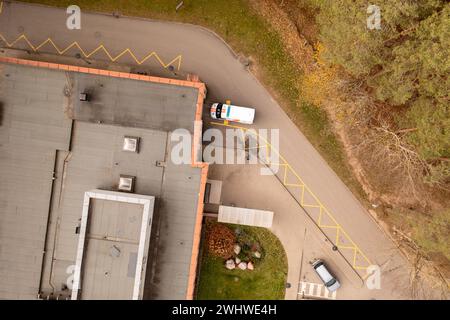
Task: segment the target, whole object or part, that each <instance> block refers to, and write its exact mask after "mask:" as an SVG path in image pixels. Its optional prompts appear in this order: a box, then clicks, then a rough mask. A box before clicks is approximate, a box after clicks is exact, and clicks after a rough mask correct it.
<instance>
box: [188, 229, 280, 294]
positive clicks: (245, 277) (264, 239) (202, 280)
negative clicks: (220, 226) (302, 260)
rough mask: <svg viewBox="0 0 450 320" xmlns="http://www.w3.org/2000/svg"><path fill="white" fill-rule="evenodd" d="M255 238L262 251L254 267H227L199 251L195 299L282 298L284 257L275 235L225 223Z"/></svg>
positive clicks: (212, 256)
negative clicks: (200, 256) (250, 268)
mask: <svg viewBox="0 0 450 320" xmlns="http://www.w3.org/2000/svg"><path fill="white" fill-rule="evenodd" d="M228 226H229V227H230V228H231V229H233V230H234V231H236V229H237V228H238V229H239V231H240V232H241V234H243V235H244V236H245V237H246V238H250V239H254V240H255V241H257V242H258V243H259V244H260V245H261V247H262V250H263V252H264V254H263V256H262V257H261V260H260V261H257V263H255V270H253V271H250V270H240V269H234V270H227V269H226V268H225V266H224V263H225V259H223V258H219V257H216V256H214V255H212V254H210V253H208V251H207V249H206V247H205V249H204V251H203V255H202V262H201V267H200V276H199V285H198V290H197V299H199V300H210V299H218V300H230V299H238V300H240V299H255V300H269V299H270V300H281V299H284V292H285V283H286V277H287V258H286V254H285V252H284V249H283V246H282V245H281V243H280V241H279V240H278V238H277V237H276V236H275V235H274V234H272V233H271V232H270V231H268V230H267V229H264V228H257V227H246V226H236V225H228Z"/></svg>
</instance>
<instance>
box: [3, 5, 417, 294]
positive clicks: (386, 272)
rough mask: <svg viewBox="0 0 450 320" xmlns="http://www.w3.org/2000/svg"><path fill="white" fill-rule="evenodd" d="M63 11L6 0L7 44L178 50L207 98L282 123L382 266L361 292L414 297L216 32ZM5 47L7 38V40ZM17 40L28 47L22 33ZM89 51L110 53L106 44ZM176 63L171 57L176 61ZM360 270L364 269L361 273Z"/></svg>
mask: <svg viewBox="0 0 450 320" xmlns="http://www.w3.org/2000/svg"><path fill="white" fill-rule="evenodd" d="M66 18H67V14H66V13H65V10H61V9H55V8H47V7H41V6H33V5H26V4H20V3H4V5H3V10H2V13H1V15H0V33H1V34H2V35H3V36H4V38H5V39H6V40H7V41H8V42H10V43H11V42H13V41H14V40H15V39H17V38H18V37H19V36H21V35H22V34H25V35H26V37H27V39H28V40H29V41H30V42H31V43H32V44H33V45H35V46H37V45H38V44H40V43H42V42H43V41H45V40H46V39H47V38H51V39H52V41H53V42H54V43H55V44H56V45H57V46H58V47H59V48H60V49H63V48H66V47H67V46H68V45H70V44H71V43H72V42H73V41H77V42H78V44H79V45H80V46H81V47H82V48H83V50H84V51H85V52H91V51H92V50H94V49H96V48H97V47H98V46H99V45H103V46H104V47H105V48H107V50H108V51H109V52H110V54H111V56H113V57H115V56H117V55H118V54H120V53H121V52H122V51H123V50H125V49H127V48H129V49H130V50H132V52H133V53H134V55H135V56H136V57H137V58H138V60H140V59H143V58H144V57H146V56H147V55H148V54H149V53H151V52H153V51H155V52H156V53H157V54H158V56H159V57H160V58H161V60H162V61H163V62H164V63H168V62H170V61H172V60H173V59H175V58H177V57H179V56H180V55H181V69H180V70H179V71H177V70H175V72H178V73H188V72H191V73H195V74H198V75H199V76H200V78H201V80H202V81H203V82H205V83H206V84H207V87H208V100H209V101H225V100H226V99H230V100H231V101H232V103H233V104H238V105H244V106H253V107H254V108H256V110H257V111H256V121H255V125H254V126H253V127H254V128H266V129H270V128H275V129H280V153H281V154H282V155H283V156H284V158H285V159H286V160H287V161H288V162H289V164H290V165H291V167H292V168H293V169H294V170H295V171H296V172H297V173H298V174H299V175H300V176H301V178H302V179H303V181H304V182H305V183H306V185H308V186H309V188H310V189H311V190H312V191H313V192H314V194H315V195H316V196H317V197H318V198H319V199H320V201H321V202H322V203H323V205H324V206H326V207H327V208H328V210H329V211H330V212H331V213H332V215H333V216H334V217H335V218H336V220H337V221H338V223H339V225H340V226H342V228H343V229H345V231H346V232H347V234H348V235H349V236H350V237H351V238H352V240H353V241H354V243H356V244H357V246H358V247H359V248H360V249H361V251H362V252H364V254H365V255H366V256H367V257H368V258H369V259H370V261H371V263H372V264H376V265H379V266H381V268H382V274H381V281H382V282H381V289H380V290H372V291H371V293H370V295H369V294H364V295H363V296H361V298H369V297H371V298H378V299H380V298H385V299H394V298H406V299H408V298H412V296H411V286H410V272H411V271H412V270H411V267H410V266H409V264H408V263H407V261H406V260H405V259H404V258H403V256H402V255H401V254H400V252H399V251H398V250H397V248H396V247H395V245H394V244H393V243H392V242H391V241H390V240H389V239H388V238H387V236H386V235H385V234H384V233H383V232H382V230H381V229H380V228H379V227H378V226H377V224H376V223H375V222H374V221H373V219H372V218H371V217H370V215H369V213H368V212H367V210H366V208H364V207H362V206H361V204H360V203H359V201H358V200H357V199H356V198H355V197H354V195H353V194H352V193H351V192H350V191H349V189H348V188H347V187H346V186H345V184H344V183H343V182H342V181H341V180H340V179H339V178H338V177H337V175H336V174H335V173H334V172H333V171H332V170H331V169H330V167H329V166H328V164H327V163H326V162H325V161H324V160H323V159H322V157H321V156H320V154H319V153H318V152H317V151H316V150H315V149H314V147H313V146H312V145H311V144H310V143H309V142H308V140H307V139H306V138H305V136H304V135H303V134H302V133H301V131H300V130H299V129H298V128H297V127H296V126H295V125H294V124H293V123H292V122H291V120H290V119H289V115H287V114H285V112H284V111H283V110H282V109H281V107H280V106H279V105H278V104H277V102H276V101H274V99H273V98H272V97H271V96H270V94H269V93H268V92H267V91H266V90H265V88H264V87H263V86H262V85H261V84H260V83H259V82H258V81H257V79H255V77H254V76H253V75H252V74H251V73H250V72H249V71H248V70H247V69H246V68H245V67H244V66H243V65H242V63H241V62H239V60H238V59H237V58H236V56H235V54H234V53H233V52H232V50H230V48H229V47H228V46H227V45H226V44H225V43H224V42H223V41H222V40H221V39H220V38H219V37H217V36H216V35H215V34H214V33H212V32H210V31H208V30H206V29H204V28H201V27H197V26H193V25H186V24H179V23H168V22H158V21H149V20H143V19H130V18H124V17H121V18H114V17H112V16H107V15H97V14H89V13H82V25H81V30H68V29H67V28H66ZM2 46H6V45H5V44H4V43H3V44H2ZM13 47H14V48H22V49H27V48H28V49H29V47H28V44H26V42H25V41H24V39H23V38H22V39H21V40H19V41H18V42H16V43H15V44H14V45H13ZM39 51H41V52H51V53H53V52H55V49H54V48H53V47H52V46H51V45H50V44H49V43H47V44H45V45H43V46H42V47H41V48H40V49H39ZM77 52H78V51H77V49H76V48H72V49H70V50H68V51H66V52H65V53H64V54H66V55H70V56H74V55H75V54H76V53H77ZM91 58H93V59H99V60H105V61H108V59H109V58H108V57H107V55H106V54H105V53H104V52H101V51H99V52H97V53H96V54H95V55H93V56H92V57H91ZM118 62H121V63H130V64H136V62H135V61H134V60H133V59H132V58H131V57H130V55H128V54H125V55H123V56H122V57H121V58H120V59H119V60H118ZM177 62H178V60H176V61H175V62H174V66H175V67H177ZM143 65H145V66H146V67H148V68H149V69H150V70H152V71H153V73H154V74H165V73H167V71H166V70H163V69H162V68H161V64H160V62H158V61H157V60H156V59H155V58H154V57H150V58H149V59H148V60H147V61H146V62H145V63H144V64H143ZM274 196H276V195H274ZM279 214H282V213H279ZM316 231H317V235H318V237H317V239H324V237H323V236H321V234H320V231H319V230H316ZM317 241H321V240H317ZM299 254H300V253H299ZM336 254H339V253H336ZM347 260H349V259H348V258H347ZM348 262H349V263H350V264H351V263H352V261H348ZM343 268H344V267H343ZM346 270H347V269H346ZM346 272H351V271H346ZM358 272H359V274H360V276H364V272H362V271H361V270H359V271H358ZM357 292H358V291H355V296H354V298H356V299H357V298H359V296H358V293H357ZM289 298H292V297H289Z"/></svg>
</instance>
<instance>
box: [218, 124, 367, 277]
mask: <svg viewBox="0 0 450 320" xmlns="http://www.w3.org/2000/svg"><path fill="white" fill-rule="evenodd" d="M212 124H214V125H218V126H225V127H230V128H234V129H240V130H241V131H242V132H244V131H245V132H249V133H251V134H253V135H256V136H257V137H259V138H260V139H262V140H263V141H264V143H265V146H262V147H267V148H266V151H267V152H268V151H269V150H268V149H269V148H270V149H271V150H272V152H275V153H276V154H277V155H278V156H279V158H280V159H281V161H282V163H283V164H282V165H283V166H284V168H285V169H284V173H283V184H284V185H285V186H288V187H298V188H300V204H301V205H302V207H311V208H320V213H319V218H318V221H317V225H318V226H319V228H321V229H335V230H336V241H335V245H336V246H337V247H338V248H340V249H350V250H353V257H352V262H351V264H352V267H353V268H354V269H355V270H366V269H367V267H368V266H369V265H371V262H370V260H369V258H367V257H366V255H365V254H364V253H363V252H362V251H361V249H360V248H359V247H358V246H357V245H356V244H355V242H354V241H353V240H352V239H351V238H350V236H349V235H348V234H347V232H346V231H345V230H344V229H343V228H342V227H341V226H340V225H339V223H338V222H337V221H336V219H335V218H334V216H333V215H332V214H331V213H330V212H329V211H328V209H327V208H326V207H325V206H324V205H323V204H322V202H320V200H319V199H318V198H317V196H316V195H315V194H314V193H313V192H312V191H311V190H310V189H309V187H308V186H307V185H306V184H305V183H304V182H303V180H302V179H301V178H300V176H299V175H298V174H297V172H295V170H294V169H292V167H291V166H290V165H289V163H288V162H287V161H286V159H285V158H284V157H283V156H282V155H281V154H280V153H279V152H278V150H276V149H275V148H272V145H271V144H270V142H268V141H267V139H266V138H265V137H262V136H260V135H258V133H257V132H256V131H255V130H250V129H248V128H244V127H240V126H235V125H230V124H225V123H219V122H212ZM287 170H290V173H291V174H292V175H293V176H295V178H297V181H298V183H287V181H286V180H287V174H288V172H287ZM305 192H308V194H309V195H310V196H311V197H312V198H313V199H314V201H315V202H316V203H317V205H313V204H306V203H305V201H304V196H305ZM324 214H325V215H326V216H327V217H329V218H330V219H331V221H332V222H333V223H334V224H335V225H322V216H323V215H324ZM339 236H342V237H343V238H345V239H346V240H347V241H348V242H349V243H350V244H351V246H344V245H341V244H340V243H339ZM358 254H359V255H360V256H361V257H362V258H363V259H364V261H365V262H366V264H367V265H366V266H359V265H357V264H356V258H357V255H358Z"/></svg>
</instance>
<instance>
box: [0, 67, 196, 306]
mask: <svg viewBox="0 0 450 320" xmlns="http://www.w3.org/2000/svg"><path fill="white" fill-rule="evenodd" d="M92 85H94V86H98V88H97V89H96V92H97V93H96V98H95V99H94V100H92V101H91V104H92V105H91V106H90V105H79V104H77V103H76V102H75V100H73V99H74V98H73V97H75V96H76V99H78V92H77V90H85V89H86V88H88V87H89V88H91V89H92ZM196 90H197V91H198V89H195V88H186V87H181V86H176V85H167V84H166V85H163V84H159V83H158V84H156V85H154V84H153V83H151V82H143V81H138V80H131V79H129V80H125V79H120V78H110V77H105V76H100V75H92V77H90V76H89V75H86V74H82V73H78V72H65V71H58V70H50V69H45V68H36V67H29V66H22V65H17V64H9V63H0V97H1V98H0V119H1V122H0V175H1V179H0V266H1V272H0V298H3V299H33V298H36V296H37V294H38V293H39V292H41V293H43V294H44V295H45V294H47V293H49V292H54V293H55V294H59V295H61V296H62V297H67V296H70V292H69V291H68V289H67V288H66V284H67V279H68V277H69V276H70V271H69V270H71V269H70V268H71V267H73V266H74V265H75V262H76V256H77V245H78V239H79V234H78V233H77V231H79V227H80V224H81V216H82V209H83V198H84V194H85V192H86V191H89V190H93V189H102V190H115V189H116V188H117V184H118V180H119V176H120V175H121V174H125V175H132V176H136V189H135V193H136V194H141V195H149V196H154V197H155V198H156V205H155V212H154V221H153V224H152V230H151V235H152V236H151V237H152V238H151V239H150V245H149V258H148V262H147V264H146V268H147V270H146V274H147V275H146V278H145V288H144V292H143V298H144V299H185V298H186V291H187V287H188V277H189V268H190V264H191V256H192V249H193V243H194V241H193V239H194V229H195V220H196V215H197V207H198V204H199V190H200V185H201V169H200V168H196V167H192V166H191V165H174V164H173V163H172V161H171V159H170V148H171V141H170V135H171V130H173V129H174V128H176V127H180V128H185V129H188V130H190V131H192V130H193V122H194V118H195V107H196V104H197V96H198V92H197V93H195V92H196ZM68 92H70V94H68ZM149 92H152V93H151V94H149ZM172 95H174V97H178V98H174V97H172ZM119 96H120V99H118V97H119ZM166 96H167V97H166ZM127 97H128V98H127ZM152 97H153V98H152ZM164 101H166V102H167V103H166V104H164ZM182 102H185V103H182ZM161 103H162V105H161ZM134 106H137V109H136V110H140V108H141V109H142V108H145V110H146V114H147V116H145V117H147V118H146V119H147V120H148V122H147V120H146V121H141V120H142V118H141V119H139V114H140V112H141V111H142V110H141V111H136V112H135V109H134V108H133V107H134ZM121 108H124V109H126V110H129V113H126V112H123V110H122V109H121ZM94 109H95V110H94ZM180 109H181V110H180ZM99 111H101V112H99ZM152 113H154V114H155V116H153V115H152ZM173 114H177V115H179V116H178V117H175V118H172V116H171V115H173ZM145 117H144V118H145ZM166 118H167V119H169V118H170V119H171V121H162V122H161V123H160V120H161V119H166ZM158 123H160V125H158ZM124 136H137V137H140V140H141V143H140V152H139V153H130V152H124V151H122V144H123V138H124ZM105 206H106V207H107V208H109V209H111V210H112V211H111V213H112V216H111V217H110V219H108V220H107V221H101V222H94V229H93V231H95V232H93V233H92V234H94V235H96V234H97V232H99V234H102V232H101V231H99V230H103V228H106V227H107V226H110V223H111V224H114V223H116V227H117V228H116V229H115V231H111V234H118V233H123V234H124V235H126V237H130V239H131V240H132V239H135V238H133V237H135V235H134V231H133V230H135V229H134V228H135V227H136V225H134V224H133V223H131V222H130V219H131V220H133V219H134V218H133V217H137V216H136V215H137V214H138V213H137V212H138V211H139V210H137V209H136V208H134V209H133V208H132V207H128V206H124V207H114V206H112V205H111V204H107V203H106V202H98V203H97V202H95V203H94V209H95V214H94V217H98V216H101V215H102V214H101V212H102V210H105V209H104V208H105ZM101 208H103V209H101ZM113 208H115V209H113ZM119 211H120V212H121V213H122V212H125V213H124V215H125V216H128V218H129V220H127V221H128V222H127V224H125V225H120V226H118V225H117V223H118V222H119V221H118V220H115V219H119V218H118V216H119V214H118V212H119ZM114 212H115V213H114ZM114 217H116V218H114ZM95 219H96V218H95ZM95 221H96V220H95ZM126 237H125V238H126ZM132 241H134V240H132ZM132 241H131V242H132ZM120 245H122V246H123V248H122V250H123V251H122V250H121V252H122V253H123V255H122V254H121V255H120V257H121V259H123V260H120V263H119V265H120V266H121V267H120V268H123V269H121V271H112V272H113V273H108V274H109V275H113V276H116V275H118V276H119V275H120V277H121V279H122V280H121V281H120V282H119V284H118V285H120V286H121V287H123V288H126V290H124V292H123V295H125V294H126V295H127V296H129V295H128V293H129V286H130V285H131V282H130V281H131V280H130V279H129V275H131V273H129V269H128V268H129V264H130V263H131V262H130V259H131V258H130V256H132V255H133V254H134V253H135V251H136V250H135V249H136V248H135V247H134V246H133V244H132V243H127V244H125V243H120ZM94 248H95V250H94ZM106 249H107V245H106V242H105V241H104V240H99V239H96V238H95V237H92V238H90V240H89V241H88V247H87V250H86V254H87V256H86V261H85V262H86V263H87V264H86V265H87V266H88V270H89V271H88V272H87V273H86V274H85V276H86V277H87V278H84V281H86V279H88V280H89V279H93V281H94V283H95V286H94V287H89V285H87V287H86V288H85V290H86V291H84V292H82V295H81V297H82V298H95V297H99V296H100V295H103V296H105V295H106V296H107V297H111V298H118V299H119V298H120V297H119V296H114V295H117V294H121V293H118V292H116V289H115V287H113V285H115V284H114V283H115V281H112V280H110V279H112V278H104V277H103V278H99V275H98V272H103V270H105V266H107V264H108V259H109V258H106V256H104V258H105V259H104V260H103V261H100V260H96V258H95V257H94V256H91V255H90V253H91V252H96V250H100V251H102V250H106ZM43 252H45V254H43ZM103 252H106V251H103ZM109 253H110V252H109ZM109 253H105V254H109ZM95 256H97V255H95ZM97 259H98V258H97ZM105 272H107V271H105ZM103 274H104V273H103ZM100 279H102V280H100ZM97 280H98V281H99V282H97ZM88 282H90V280H89V281H88ZM88 282H83V283H84V285H86V283H88ZM97 283H98V286H99V287H97ZM83 295H84V296H83Z"/></svg>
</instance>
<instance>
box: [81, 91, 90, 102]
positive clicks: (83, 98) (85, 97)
mask: <svg viewBox="0 0 450 320" xmlns="http://www.w3.org/2000/svg"><path fill="white" fill-rule="evenodd" d="M89 100H90V96H89V94H88V93H86V92H81V93H80V101H89Z"/></svg>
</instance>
